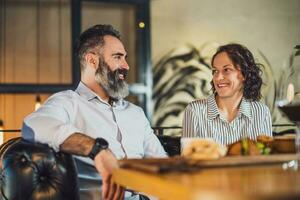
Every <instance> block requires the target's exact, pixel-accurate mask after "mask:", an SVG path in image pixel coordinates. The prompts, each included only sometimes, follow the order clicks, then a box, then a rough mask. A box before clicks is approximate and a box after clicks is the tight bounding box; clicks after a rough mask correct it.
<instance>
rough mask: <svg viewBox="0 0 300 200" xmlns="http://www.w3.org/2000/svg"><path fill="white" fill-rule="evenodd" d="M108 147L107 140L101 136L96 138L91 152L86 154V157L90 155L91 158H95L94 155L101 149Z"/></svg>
mask: <svg viewBox="0 0 300 200" xmlns="http://www.w3.org/2000/svg"><path fill="white" fill-rule="evenodd" d="M105 149H108V142H107V141H106V140H105V139H103V138H96V139H95V143H94V145H93V147H92V150H91V152H90V153H89V154H88V157H90V158H91V159H92V160H94V159H95V157H96V155H97V154H98V153H99V152H100V151H102V150H105Z"/></svg>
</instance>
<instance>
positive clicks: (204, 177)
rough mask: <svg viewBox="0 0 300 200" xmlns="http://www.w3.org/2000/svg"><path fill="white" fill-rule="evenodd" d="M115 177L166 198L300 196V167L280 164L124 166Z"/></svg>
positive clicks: (216, 199)
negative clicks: (155, 169)
mask: <svg viewBox="0 0 300 200" xmlns="http://www.w3.org/2000/svg"><path fill="white" fill-rule="evenodd" d="M113 180H114V181H115V182H117V183H119V184H120V185H123V186H126V187H128V188H130V189H133V190H136V191H140V192H143V193H146V194H150V195H153V196H156V197H159V198H160V199H163V200H168V199H170V200H175V199H180V200H185V199H186V200H189V199H191V200H194V199H197V200H198V199H199V200H201V199H204V200H235V199H236V200H242V199H247V200H248V199H249V200H252V199H272V200H273V199H300V170H298V171H294V170H283V169H282V167H281V164H268V165H252V166H239V167H238V166H237V167H232V166H231V167H215V168H203V169H199V170H197V171H193V172H178V171H177V172H167V173H150V172H142V171H140V170H135V169H122V168H121V169H118V170H116V171H115V172H114V174H113Z"/></svg>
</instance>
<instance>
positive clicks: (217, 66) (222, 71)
mask: <svg viewBox="0 0 300 200" xmlns="http://www.w3.org/2000/svg"><path fill="white" fill-rule="evenodd" d="M212 73H213V84H214V87H215V90H216V92H217V95H218V96H219V98H238V97H240V96H242V95H243V85H244V80H245V78H244V76H243V75H242V72H241V70H240V68H239V67H238V66H234V64H233V62H232V61H231V59H230V58H229V56H228V55H227V53H226V52H221V53H219V54H217V55H216V56H215V58H214V60H213V63H212Z"/></svg>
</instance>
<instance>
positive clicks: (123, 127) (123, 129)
mask: <svg viewBox="0 0 300 200" xmlns="http://www.w3.org/2000/svg"><path fill="white" fill-rule="evenodd" d="M73 133H82V134H85V135H88V136H90V137H92V138H97V137H102V138H104V139H106V140H107V141H108V143H109V148H110V149H111V150H112V152H113V153H114V154H115V155H116V157H117V158H118V159H121V158H125V157H127V158H145V157H166V153H165V151H164V149H163V147H162V145H161V144H160V142H159V140H158V139H157V137H156V136H155V135H154V134H153V130H152V129H151V127H150V124H149V121H148V120H147V118H146V116H145V114H144V112H143V110H142V109H141V108H140V107H138V106H135V105H134V104H132V103H129V102H127V101H125V100H118V101H117V102H115V103H113V105H112V106H111V105H110V104H108V103H107V102H105V101H103V100H102V99H101V98H100V97H99V96H98V95H96V94H95V93H94V92H93V91H92V90H90V89H89V88H88V87H87V86H85V85H84V84H83V83H82V82H81V83H79V85H78V88H77V89H76V90H75V91H72V90H67V91H63V92H59V93H56V94H54V95H52V96H51V97H50V98H49V99H48V100H47V101H46V102H45V103H44V105H43V106H42V107H40V108H39V109H38V110H37V111H35V112H33V113H32V114H30V115H29V116H27V117H26V118H25V119H24V123H23V128H22V135H23V137H24V138H26V139H32V140H34V141H38V142H42V143H47V144H49V145H50V146H51V147H53V148H54V149H55V150H59V146H60V145H61V144H62V143H63V142H64V141H65V140H66V139H67V138H68V137H69V136H70V135H72V134H73ZM77 158H79V159H80V160H82V161H84V162H86V163H89V164H93V161H92V160H91V159H89V158H86V157H85V158H84V157H77Z"/></svg>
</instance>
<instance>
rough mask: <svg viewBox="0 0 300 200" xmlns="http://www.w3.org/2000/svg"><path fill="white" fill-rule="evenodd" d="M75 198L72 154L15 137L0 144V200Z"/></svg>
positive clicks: (75, 179)
mask: <svg viewBox="0 0 300 200" xmlns="http://www.w3.org/2000/svg"><path fill="white" fill-rule="evenodd" d="M54 199H55V200H78V199H79V190H78V182H77V172H76V167H75V165H74V160H73V158H72V156H70V155H68V154H65V153H62V152H55V151H54V150H53V149H51V148H49V147H48V146H47V145H45V144H39V143H31V142H29V141H26V140H24V139H21V138H14V139H12V140H9V141H8V142H6V143H4V144H3V145H1V147H0V200H54Z"/></svg>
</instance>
